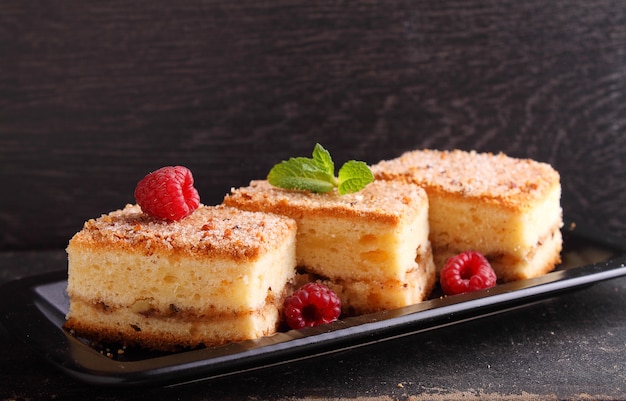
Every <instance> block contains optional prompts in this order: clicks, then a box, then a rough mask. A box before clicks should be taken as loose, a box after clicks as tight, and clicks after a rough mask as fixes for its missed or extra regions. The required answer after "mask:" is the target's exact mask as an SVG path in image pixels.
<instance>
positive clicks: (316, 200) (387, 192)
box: [224, 180, 428, 224]
mask: <svg viewBox="0 0 626 401" xmlns="http://www.w3.org/2000/svg"><path fill="white" fill-rule="evenodd" d="M224 204H226V205H228V206H233V207H235V206H236V207H246V206H248V207H252V208H253V210H265V211H267V212H270V213H276V214H281V215H287V216H291V217H293V218H295V219H297V218H299V217H301V216H302V215H307V216H309V217H311V216H336V217H347V218H355V217H358V218H360V219H366V220H370V221H379V222H386V223H390V224H397V223H398V222H399V221H401V220H402V219H403V218H405V215H406V214H407V213H409V214H412V213H414V212H413V210H415V209H417V208H419V207H424V206H427V205H428V198H427V196H426V192H425V191H424V190H423V189H422V188H420V187H418V186H417V185H414V184H408V183H402V182H391V181H374V182H372V183H370V184H369V185H367V186H366V187H365V188H364V189H363V190H361V191H359V192H355V193H351V194H346V195H339V194H338V193H337V192H336V191H334V192H330V193H321V194H320V193H313V192H309V191H298V190H288V189H282V188H277V187H274V186H272V185H271V184H270V183H269V182H267V181H266V180H255V181H251V182H250V185H249V186H247V187H242V188H233V189H232V190H231V193H230V194H229V195H227V196H226V197H225V199H224Z"/></svg>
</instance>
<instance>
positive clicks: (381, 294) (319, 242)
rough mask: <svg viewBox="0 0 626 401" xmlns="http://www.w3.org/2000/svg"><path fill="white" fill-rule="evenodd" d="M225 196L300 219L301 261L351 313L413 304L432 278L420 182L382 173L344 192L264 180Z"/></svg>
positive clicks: (250, 206)
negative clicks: (382, 178)
mask: <svg viewBox="0 0 626 401" xmlns="http://www.w3.org/2000/svg"><path fill="white" fill-rule="evenodd" d="M224 204H225V205H227V206H231V207H238V208H241V209H245V210H251V211H262V212H269V213H275V214H281V215H285V216H288V217H291V218H293V219H294V220H296V222H297V226H298V233H297V241H296V258H297V263H298V267H299V268H303V269H304V270H305V272H306V274H308V275H310V276H311V277H312V280H313V279H318V280H321V281H322V282H323V283H324V284H326V285H327V286H328V287H329V288H331V289H332V290H333V291H335V292H336V293H337V295H338V296H339V297H340V299H341V304H342V308H343V310H344V312H345V313H349V314H351V313H357V314H360V313H366V312H373V311H379V310H385V309H392V308H398V307H401V306H406V305H410V304H414V303H417V302H420V301H422V300H424V299H425V298H426V297H427V296H428V295H429V293H430V291H431V289H432V287H433V286H434V283H435V279H436V271H435V266H434V263H433V260H432V253H431V249H430V243H429V239H428V198H427V197H426V193H425V192H424V191H423V190H422V189H421V188H419V187H418V186H416V185H413V184H405V183H400V182H386V181H379V182H373V183H371V184H369V185H367V186H366V187H365V189H363V190H361V191H359V192H356V193H352V194H348V195H338V194H337V192H336V191H334V192H330V193H323V194H320V193H312V192H308V191H296V190H286V189H281V188H277V187H274V186H272V185H270V184H269V183H268V182H267V181H265V180H259V181H252V182H251V183H250V185H249V186H247V187H242V188H237V189H233V190H232V191H231V193H230V194H228V195H227V196H226V197H225V199H224Z"/></svg>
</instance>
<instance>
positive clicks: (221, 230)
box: [70, 205, 296, 259]
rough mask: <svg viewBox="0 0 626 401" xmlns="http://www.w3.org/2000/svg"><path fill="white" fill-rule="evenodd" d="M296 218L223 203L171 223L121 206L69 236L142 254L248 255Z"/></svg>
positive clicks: (278, 238) (271, 244)
mask: <svg viewBox="0 0 626 401" xmlns="http://www.w3.org/2000/svg"><path fill="white" fill-rule="evenodd" d="M295 227H296V226H295V222H294V221H293V220H291V219H288V218H285V217H283V216H276V215H271V214H265V213H254V212H246V211H242V210H238V209H235V208H229V207H223V206H204V205H201V206H200V207H199V208H198V209H197V210H196V211H195V212H193V213H192V214H191V215H189V216H187V217H185V218H184V219H182V220H180V221H176V222H169V221H165V220H160V219H157V218H154V217H150V216H149V215H147V214H145V213H143V212H142V211H141V208H140V207H139V206H138V205H126V207H125V208H124V209H121V210H117V211H114V212H111V213H109V214H106V215H103V216H101V217H99V218H97V219H90V220H88V221H87V222H86V223H85V225H84V227H83V230H81V231H80V232H79V233H77V234H76V235H75V236H74V238H72V240H71V242H70V245H71V244H72V243H74V244H76V245H79V244H83V245H91V246H103V245H104V246H106V245H107V244H108V245H109V246H112V247H117V248H120V247H121V248H125V249H133V250H143V251H144V252H146V253H147V254H150V253H152V252H156V251H168V252H170V253H171V254H175V253H184V254H188V255H198V256H200V255H213V256H224V257H230V258H236V259H253V258H256V257H257V256H258V255H261V254H264V253H266V252H269V251H271V250H272V249H273V248H275V246H276V244H278V243H280V242H282V241H283V240H284V239H285V238H286V237H287V236H288V235H294V232H295V229H296V228H295Z"/></svg>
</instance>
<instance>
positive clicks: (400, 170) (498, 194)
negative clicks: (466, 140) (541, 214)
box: [372, 149, 560, 210]
mask: <svg viewBox="0 0 626 401" xmlns="http://www.w3.org/2000/svg"><path fill="white" fill-rule="evenodd" d="M372 172H373V173H374V176H375V177H376V178H378V179H386V180H392V179H399V180H402V181H405V182H412V183H415V184H417V185H420V186H422V187H423V188H424V189H426V191H427V192H428V193H429V194H431V193H438V194H440V195H441V196H443V195H444V194H447V196H451V197H458V198H474V199H476V200H477V201H481V202H487V203H496V204H498V205H500V206H501V207H504V208H509V209H515V210H517V209H527V208H530V207H533V205H534V202H535V201H536V200H537V199H542V198H543V197H544V196H545V194H546V193H548V192H549V191H551V190H552V189H553V188H554V187H555V186H558V185H560V177H559V174H558V172H557V171H556V170H555V169H553V168H552V167H551V166H550V165H549V164H546V163H541V162H537V161H534V160H530V159H517V158H512V157H509V156H507V155H505V154H503V153H499V154H492V153H477V152H475V151H470V152H466V151H461V150H452V151H440V150H430V149H424V150H414V151H409V152H406V153H404V154H403V155H401V156H400V157H398V158H396V159H392V160H385V161H381V162H380V163H378V164H376V165H374V166H372Z"/></svg>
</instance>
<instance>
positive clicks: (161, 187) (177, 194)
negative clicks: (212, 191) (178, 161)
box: [135, 166, 200, 220]
mask: <svg viewBox="0 0 626 401" xmlns="http://www.w3.org/2000/svg"><path fill="white" fill-rule="evenodd" d="M135 200H136V201H137V204H138V205H139V206H140V207H141V210H142V211H143V212H144V213H147V214H149V215H151V216H154V217H158V218H161V219H166V220H180V219H182V218H183V217H186V216H188V215H190V214H191V213H192V212H193V211H194V210H196V209H197V208H198V205H199V204H200V196H199V195H198V191H196V189H195V188H194V186H193V176H192V175H191V171H189V169H187V168H186V167H182V166H174V167H172V166H168V167H162V168H160V169H158V170H156V171H154V172H152V173H150V174H148V175H146V176H145V177H144V178H143V179H142V180H141V181H139V183H137V187H136V188H135Z"/></svg>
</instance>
